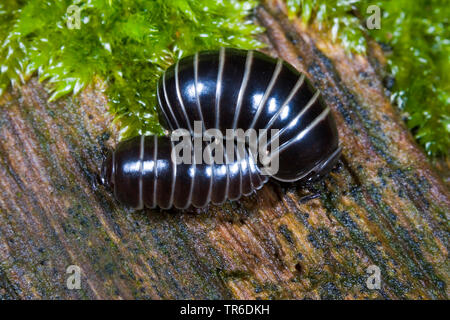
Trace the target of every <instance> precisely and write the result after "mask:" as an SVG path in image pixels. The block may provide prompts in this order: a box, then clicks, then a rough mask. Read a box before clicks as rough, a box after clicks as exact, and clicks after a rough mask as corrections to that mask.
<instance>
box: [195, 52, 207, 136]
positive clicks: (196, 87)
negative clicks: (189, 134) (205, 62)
mask: <svg viewBox="0 0 450 320" xmlns="http://www.w3.org/2000/svg"><path fill="white" fill-rule="evenodd" d="M194 87H195V98H196V100H197V109H198V113H199V114H200V121H201V122H202V127H203V128H202V129H204V124H205V121H204V120H203V112H202V106H201V105H200V97H199V94H198V52H196V53H195V56H194Z"/></svg>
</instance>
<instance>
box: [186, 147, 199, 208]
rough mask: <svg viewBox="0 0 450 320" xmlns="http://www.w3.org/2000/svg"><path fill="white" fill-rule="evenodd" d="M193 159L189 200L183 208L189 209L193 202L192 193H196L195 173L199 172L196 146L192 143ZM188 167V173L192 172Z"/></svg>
mask: <svg viewBox="0 0 450 320" xmlns="http://www.w3.org/2000/svg"><path fill="white" fill-rule="evenodd" d="M191 159H192V164H191V168H192V172H193V174H192V178H191V186H190V187H189V195H188V201H187V202H186V206H185V207H184V208H183V209H187V208H189V206H190V205H191V203H192V194H193V193H194V183H195V173H196V172H197V168H196V163H195V150H194V146H192V145H191ZM189 170H191V169H188V174H189V173H190V172H189Z"/></svg>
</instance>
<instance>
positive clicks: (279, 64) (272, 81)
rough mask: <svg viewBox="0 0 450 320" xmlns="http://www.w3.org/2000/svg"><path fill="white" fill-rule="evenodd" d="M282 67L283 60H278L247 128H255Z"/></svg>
mask: <svg viewBox="0 0 450 320" xmlns="http://www.w3.org/2000/svg"><path fill="white" fill-rule="evenodd" d="M282 67H283V60H281V59H278V60H277V65H276V67H275V69H274V71H273V74H272V78H271V79H270V82H269V85H268V86H267V88H266V91H265V92H264V95H263V97H262V99H261V101H260V102H259V105H258V109H257V110H256V114H255V117H254V118H253V121H252V123H251V124H250V127H249V128H250V129H252V128H253V127H254V126H255V124H256V121H258V118H259V116H260V115H261V112H262V111H263V108H264V106H265V105H266V102H267V98H269V95H270V93H271V92H272V89H273V86H274V85H275V82H276V81H277V79H278V76H279V74H280V72H281V68H282Z"/></svg>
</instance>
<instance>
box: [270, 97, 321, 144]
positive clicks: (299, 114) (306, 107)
mask: <svg viewBox="0 0 450 320" xmlns="http://www.w3.org/2000/svg"><path fill="white" fill-rule="evenodd" d="M319 95H320V91H319V90H317V91H316V93H314V95H313V96H312V98H311V99H310V100H309V101H308V103H307V104H306V106H305V107H304V108H303V109H302V110H301V111H300V112H299V113H298V114H297V116H296V117H295V118H294V119H292V120H291V121H290V122H289V123H288V124H287V125H286V126H285V127H284V128H282V129H281V130H279V131H278V132H277V134H276V135H275V136H274V137H272V138H271V139H270V141H269V142H268V143H267V144H266V150H267V146H268V145H269V144H272V141H273V140H275V139H278V138H279V137H280V136H281V135H282V134H283V132H284V131H286V130H287V128H288V127H289V126H290V124H291V123H293V122H295V121H299V119H300V118H301V117H302V116H303V115H304V114H305V113H306V111H308V110H309V109H310V108H311V106H312V105H313V104H314V103H315V102H316V100H317V98H318V97H319Z"/></svg>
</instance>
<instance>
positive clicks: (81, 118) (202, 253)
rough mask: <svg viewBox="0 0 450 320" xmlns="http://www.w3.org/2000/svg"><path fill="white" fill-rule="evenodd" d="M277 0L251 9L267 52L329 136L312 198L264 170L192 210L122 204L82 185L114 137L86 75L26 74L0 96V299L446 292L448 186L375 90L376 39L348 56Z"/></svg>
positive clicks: (428, 295) (379, 87)
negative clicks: (81, 80) (335, 134)
mask: <svg viewBox="0 0 450 320" xmlns="http://www.w3.org/2000/svg"><path fill="white" fill-rule="evenodd" d="M283 10H284V9H283V7H282V6H281V5H279V4H278V2H276V1H268V2H267V3H266V4H265V5H264V7H261V8H259V9H258V10H257V12H256V18H257V19H258V21H259V23H261V24H262V25H263V26H265V27H266V28H267V34H266V37H265V39H266V41H268V43H270V46H269V49H268V50H269V52H271V53H273V54H278V55H279V56H281V57H283V58H284V59H286V60H287V61H289V62H291V63H292V64H293V65H294V66H295V67H297V68H298V69H299V70H302V71H304V72H306V73H307V74H308V75H309V76H310V77H311V78H312V79H313V80H314V83H315V84H316V85H317V86H318V87H319V88H321V89H322V91H323V94H324V96H325V99H326V101H327V103H328V104H329V105H330V106H331V108H332V110H333V113H334V114H335V116H336V119H337V123H338V126H339V132H340V137H341V140H342V145H343V156H342V161H341V163H340V165H339V167H338V168H337V169H336V170H334V172H332V174H331V175H330V177H329V178H327V179H326V180H325V181H324V182H323V183H319V184H317V185H316V186H315V187H316V188H318V189H319V190H320V192H321V197H320V198H318V199H314V200H311V201H307V202H306V203H300V201H299V199H300V198H301V197H302V196H304V195H307V194H308V192H309V191H307V190H306V189H304V188H302V187H300V186H278V185H276V184H274V183H269V184H267V185H266V186H265V187H264V188H263V189H262V190H261V191H260V192H258V194H257V195H256V196H252V197H250V198H246V199H243V200H242V201H239V202H235V203H227V204H225V205H224V206H222V207H210V208H209V209H208V210H203V211H198V210H197V211H189V212H184V213H180V212H175V211H169V212H160V211H158V210H146V211H142V212H132V211H130V210H127V209H126V208H124V207H122V206H121V205H119V204H117V203H116V202H115V201H114V199H113V198H112V197H111V195H110V194H109V193H108V192H107V191H105V190H104V189H103V188H102V187H98V188H95V187H93V186H95V181H96V175H97V173H98V167H99V165H100V163H101V160H102V149H103V147H102V146H104V145H106V146H109V147H111V146H112V145H113V144H114V141H115V137H116V132H114V130H111V129H110V123H111V117H110V116H108V115H107V114H106V108H107V101H106V99H105V97H104V96H103V95H102V93H101V90H100V89H101V88H99V87H98V85H97V87H95V86H93V87H91V88H88V89H87V90H85V91H84V92H83V93H82V94H80V95H79V96H78V97H75V98H69V97H68V98H65V99H62V100H60V101H58V102H56V103H48V102H47V98H48V94H47V93H46V91H45V90H44V87H43V85H42V84H39V83H38V82H37V80H36V79H32V80H31V81H30V82H29V83H28V84H26V85H24V86H22V87H20V88H18V89H11V90H10V91H9V92H8V93H7V94H5V95H4V96H3V97H2V98H1V100H0V108H1V109H0V110H1V113H0V298H73V299H77V298H114V299H116V298H123V299H130V298H149V299H161V298H162V299H167V298H169V299H170V298H206V299H214V298H215V299H217V298H251V299H253V298H263V299H266V298H278V299H280V298H283V299H301V298H314V299H316V298H346V299H354V298H394V299H395V298H424V299H433V298H440V299H446V298H448V294H449V292H448V282H449V271H450V270H449V260H448V248H449V244H448V238H449V228H448V227H449V226H448V212H449V208H450V200H449V192H448V189H447V187H446V186H445V184H444V183H443V182H442V180H441V179H440V177H439V176H438V174H437V173H436V172H435V171H434V169H432V168H431V166H430V165H429V163H428V162H427V159H426V157H425V155H424V154H423V153H422V151H421V150H420V149H419V148H418V147H417V146H416V144H415V143H414V142H413V139H412V138H411V136H410V134H409V133H408V130H406V129H405V127H404V125H403V124H402V122H401V121H400V119H399V117H398V116H397V115H396V113H395V112H394V109H393V108H392V106H391V105H390V103H389V100H388V98H387V97H386V95H385V88H384V87H383V82H382V77H383V73H382V70H383V55H382V53H381V51H380V50H379V48H378V47H377V46H376V45H373V48H372V49H371V54H370V58H369V59H366V58H364V57H361V56H352V57H349V56H348V55H346V54H345V52H344V51H343V49H342V48H341V47H339V45H335V44H332V43H330V42H329V41H328V40H327V39H324V38H322V36H320V35H318V34H315V33H314V32H313V31H312V30H309V29H308V30H306V29H305V28H304V26H303V25H302V24H300V23H299V22H298V21H289V20H287V18H286V16H285V14H284V13H283ZM108 136H111V138H109V139H108ZM69 265H78V266H80V267H81V268H82V279H81V290H68V289H67V288H66V279H67V275H66V268H67V267H68V266H69ZM369 265H377V266H378V267H379V268H380V269H381V277H382V279H381V289H380V290H369V289H368V288H367V287H366V279H367V276H368V275H367V274H366V269H367V267H368V266H369Z"/></svg>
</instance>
